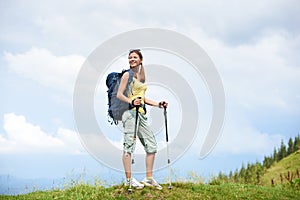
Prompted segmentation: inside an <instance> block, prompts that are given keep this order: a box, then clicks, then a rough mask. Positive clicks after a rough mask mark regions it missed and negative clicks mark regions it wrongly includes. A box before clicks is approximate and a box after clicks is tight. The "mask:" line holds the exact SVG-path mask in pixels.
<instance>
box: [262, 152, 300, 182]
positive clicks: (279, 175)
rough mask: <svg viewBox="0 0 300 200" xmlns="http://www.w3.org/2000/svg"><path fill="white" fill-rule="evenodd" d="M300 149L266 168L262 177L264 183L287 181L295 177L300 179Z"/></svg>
mask: <svg viewBox="0 0 300 200" xmlns="http://www.w3.org/2000/svg"><path fill="white" fill-rule="evenodd" d="M299 173H300V150H298V151H296V152H294V153H292V154H291V155H289V156H288V157H285V158H283V159H282V160H280V161H279V162H277V163H275V164H273V165H272V166H271V167H270V168H269V169H267V170H266V172H265V173H264V176H263V177H262V183H263V184H264V185H271V184H272V180H273V183H274V184H282V183H287V182H289V180H290V181H292V180H294V179H299V178H300V177H299V176H300V175H299Z"/></svg>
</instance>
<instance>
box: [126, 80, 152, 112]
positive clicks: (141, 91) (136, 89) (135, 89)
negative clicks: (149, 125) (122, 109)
mask: <svg viewBox="0 0 300 200" xmlns="http://www.w3.org/2000/svg"><path fill="white" fill-rule="evenodd" d="M130 87H131V91H130V92H129V94H128V97H129V98H130V99H131V100H133V99H136V98H138V97H141V98H142V104H145V101H144V100H145V93H146V90H147V85H146V84H145V83H142V82H140V81H139V80H137V79H136V78H133V80H132V82H131V83H130ZM133 109H135V108H133ZM139 112H140V113H141V114H145V111H144V109H143V108H142V107H140V108H139Z"/></svg>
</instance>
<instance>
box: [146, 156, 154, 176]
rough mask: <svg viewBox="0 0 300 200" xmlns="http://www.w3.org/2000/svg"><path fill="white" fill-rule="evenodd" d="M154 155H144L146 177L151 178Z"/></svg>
mask: <svg viewBox="0 0 300 200" xmlns="http://www.w3.org/2000/svg"><path fill="white" fill-rule="evenodd" d="M154 159H155V153H147V154H146V177H152V171H153V164H154Z"/></svg>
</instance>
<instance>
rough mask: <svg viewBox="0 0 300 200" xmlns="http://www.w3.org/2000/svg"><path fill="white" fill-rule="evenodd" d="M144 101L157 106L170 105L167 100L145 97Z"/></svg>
mask: <svg viewBox="0 0 300 200" xmlns="http://www.w3.org/2000/svg"><path fill="white" fill-rule="evenodd" d="M144 102H145V104H147V105H149V106H156V107H159V108H161V107H167V106H168V103H167V102H166V101H161V102H156V101H153V100H151V99H147V98H146V97H145V98H144Z"/></svg>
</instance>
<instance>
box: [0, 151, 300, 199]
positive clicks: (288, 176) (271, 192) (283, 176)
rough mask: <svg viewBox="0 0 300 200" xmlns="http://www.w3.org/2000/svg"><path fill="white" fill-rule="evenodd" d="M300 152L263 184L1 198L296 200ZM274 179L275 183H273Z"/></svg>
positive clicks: (71, 190)
mask: <svg viewBox="0 0 300 200" xmlns="http://www.w3.org/2000/svg"><path fill="white" fill-rule="evenodd" d="M299 170H300V151H296V152H294V153H292V154H290V155H289V156H287V157H285V158H283V159H282V160H280V161H279V162H275V163H273V164H272V166H271V167H270V168H268V169H267V170H266V171H265V172H264V173H263V176H262V177H261V178H262V179H261V180H262V182H261V183H260V184H241V183H232V182H227V183H224V182H221V181H212V182H210V183H208V184H203V183H189V182H184V183H182V182H176V183H172V185H173V188H172V189H171V190H169V189H168V187H167V185H163V187H164V188H163V190H161V191H159V190H157V189H155V188H148V187H146V188H144V189H143V190H134V191H133V193H132V194H128V193H127V188H126V187H124V186H123V185H116V186H113V187H109V188H105V187H103V186H100V185H97V186H92V185H88V184H81V183H77V184H76V185H75V186H74V185H72V187H71V186H70V187H67V188H66V189H64V190H58V189H57V190H51V191H37V192H32V193H29V194H24V195H17V196H5V195H2V196H1V195H0V200H1V199H9V200H10V199H25V200H26V199H30V200H31V199H84V200H85V199H101V200H102V199H187V200H188V199H226V200H227V199H230V200H232V199H253V200H258V199H281V200H282V199H288V200H290V199H297V200H299V197H300V177H299ZM271 180H273V183H274V184H271Z"/></svg>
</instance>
